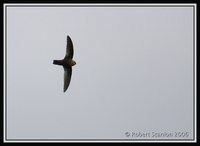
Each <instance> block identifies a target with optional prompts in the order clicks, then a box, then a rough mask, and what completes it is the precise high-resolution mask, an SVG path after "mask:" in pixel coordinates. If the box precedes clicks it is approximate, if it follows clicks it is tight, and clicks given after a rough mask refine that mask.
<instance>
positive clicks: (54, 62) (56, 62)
mask: <svg viewBox="0 0 200 146" xmlns="http://www.w3.org/2000/svg"><path fill="white" fill-rule="evenodd" d="M53 64H56V65H62V60H54V61H53Z"/></svg>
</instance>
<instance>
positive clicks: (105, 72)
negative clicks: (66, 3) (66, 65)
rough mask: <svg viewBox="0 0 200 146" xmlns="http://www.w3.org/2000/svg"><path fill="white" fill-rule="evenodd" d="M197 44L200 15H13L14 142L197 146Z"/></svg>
mask: <svg viewBox="0 0 200 146" xmlns="http://www.w3.org/2000/svg"><path fill="white" fill-rule="evenodd" d="M67 35H69V36H70V37H71V39H72V41H73V43H74V60H75V61H76V63H77V64H76V65H75V66H74V67H73V72H72V79H71V83H70V86H69V88H68V90H67V91H66V92H65V93H64V92H63V75H64V70H63V68H62V67H60V66H56V65H53V60H54V59H62V58H63V57H64V56H65V52H66V37H67ZM193 39H194V38H193V8H192V7H8V8H7V77H8V78H7V91H8V92H7V109H8V112H7V116H8V121H7V124H8V129H7V132H8V133H7V136H8V138H10V139H16V138H18V139H24V138H30V139H40V138H43V139H45V138H55V139H56V138H63V139H70V138H71V139H72V138H75V139H84V138H86V139H90V138H97V139H102V138H105V139H106V138H107V139H112V138H121V139H126V138H128V139H129V138H130V137H126V135H125V132H144V133H145V132H159V133H162V132H168V133H170V132H172V133H175V132H188V133H189V136H188V137H180V139H181V138H183V139H185V138H190V139H191V138H192V137H193V95H192V91H193V86H192V85H193V76H192V75H193V68H192V67H193ZM132 138H134V137H132ZM139 138H140V137H139ZM164 138H166V137H164ZM170 138H171V139H173V138H176V137H170ZM143 139H144V137H143ZM162 139H163V138H162Z"/></svg>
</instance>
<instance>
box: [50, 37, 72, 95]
mask: <svg viewBox="0 0 200 146" xmlns="http://www.w3.org/2000/svg"><path fill="white" fill-rule="evenodd" d="M73 55H74V49H73V43H72V40H71V38H70V37H69V36H67V47H66V55H65V57H64V59H62V60H53V64H55V65H62V66H63V68H64V88H63V91H64V92H65V91H66V90H67V88H68V87H69V83H70V80H71V76H72V66H74V65H75V64H76V62H75V61H74V60H73V59H72V58H73Z"/></svg>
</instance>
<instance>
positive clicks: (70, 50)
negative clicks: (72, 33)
mask: <svg viewBox="0 0 200 146" xmlns="http://www.w3.org/2000/svg"><path fill="white" fill-rule="evenodd" d="M73 55H74V49H73V43H72V40H71V38H70V37H69V36H67V48H66V55H65V58H66V57H67V58H70V59H72V58H73Z"/></svg>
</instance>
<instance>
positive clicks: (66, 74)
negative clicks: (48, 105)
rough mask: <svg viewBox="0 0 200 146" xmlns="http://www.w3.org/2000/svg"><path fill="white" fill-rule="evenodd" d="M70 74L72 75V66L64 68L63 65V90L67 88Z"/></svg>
mask: <svg viewBox="0 0 200 146" xmlns="http://www.w3.org/2000/svg"><path fill="white" fill-rule="evenodd" d="M71 75H72V68H71V67H69V68H65V67H64V88H63V91H64V92H65V91H66V90H67V88H68V87H69V83H70V80H71Z"/></svg>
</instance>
